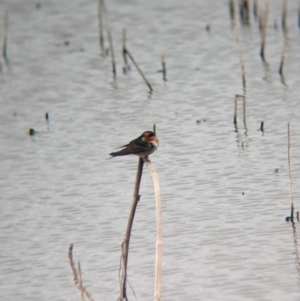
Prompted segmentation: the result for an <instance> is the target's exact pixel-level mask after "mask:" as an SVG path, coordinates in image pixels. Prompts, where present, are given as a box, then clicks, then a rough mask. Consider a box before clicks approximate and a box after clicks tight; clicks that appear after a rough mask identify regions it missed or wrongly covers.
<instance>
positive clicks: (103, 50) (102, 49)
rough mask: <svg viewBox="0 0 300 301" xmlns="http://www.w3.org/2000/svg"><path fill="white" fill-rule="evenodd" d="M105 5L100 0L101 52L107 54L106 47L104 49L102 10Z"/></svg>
mask: <svg viewBox="0 0 300 301" xmlns="http://www.w3.org/2000/svg"><path fill="white" fill-rule="evenodd" d="M103 8H104V6H103V0H99V1H98V25H99V43H100V50H101V54H102V55H103V56H104V55H105V49H104V36H103V18H102V12H103V11H104V10H103Z"/></svg>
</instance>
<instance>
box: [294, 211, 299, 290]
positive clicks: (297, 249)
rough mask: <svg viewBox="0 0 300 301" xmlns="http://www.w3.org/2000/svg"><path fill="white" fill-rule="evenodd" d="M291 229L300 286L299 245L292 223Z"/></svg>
mask: <svg viewBox="0 0 300 301" xmlns="http://www.w3.org/2000/svg"><path fill="white" fill-rule="evenodd" d="M297 213H298V212H297ZM298 216H299V215H298V214H297V217H298ZM298 221H299V219H298ZM292 227H293V237H294V248H295V255H296V269H297V271H298V284H299V285H300V255H299V245H298V234H297V224H296V223H294V222H292Z"/></svg>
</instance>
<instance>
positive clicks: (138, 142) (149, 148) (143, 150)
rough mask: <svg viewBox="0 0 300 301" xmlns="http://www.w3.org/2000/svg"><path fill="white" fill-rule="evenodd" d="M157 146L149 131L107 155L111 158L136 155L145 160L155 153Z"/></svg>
mask: <svg viewBox="0 0 300 301" xmlns="http://www.w3.org/2000/svg"><path fill="white" fill-rule="evenodd" d="M158 144H159V140H158V138H157V137H156V136H155V134H154V133H153V132H151V131H146V132H144V133H143V134H142V135H141V136H139V137H138V138H136V139H134V140H132V141H130V142H129V143H128V144H126V145H123V146H120V148H122V147H124V149H122V150H120V151H118V152H114V153H110V154H109V155H110V156H111V158H112V157H117V156H126V155H137V156H139V157H140V158H145V157H147V156H149V155H151V154H153V153H154V152H155V151H156V149H157V148H158Z"/></svg>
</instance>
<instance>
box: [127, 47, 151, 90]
mask: <svg viewBox="0 0 300 301" xmlns="http://www.w3.org/2000/svg"><path fill="white" fill-rule="evenodd" d="M125 50H126V53H127V54H128V56H129V58H130V59H131V61H132V63H133V65H134V66H135V68H136V69H137V71H138V72H139V73H140V75H141V76H142V78H143V80H144V81H145V83H146V84H147V86H148V87H149V89H150V91H151V92H152V91H153V89H152V87H151V85H150V83H149V82H148V80H147V78H146V77H145V75H144V73H143V71H142V70H141V69H140V68H139V66H138V64H137V63H136V62H135V60H134V58H133V56H132V55H131V53H130V52H129V51H128V49H127V48H125Z"/></svg>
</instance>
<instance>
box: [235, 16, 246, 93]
mask: <svg viewBox="0 0 300 301" xmlns="http://www.w3.org/2000/svg"><path fill="white" fill-rule="evenodd" d="M234 36H235V40H236V45H237V51H238V54H239V59H240V67H241V71H242V82H243V88H244V90H245V89H246V75H245V66H244V62H243V55H242V49H241V45H240V38H239V32H238V27H237V22H236V19H234Z"/></svg>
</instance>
